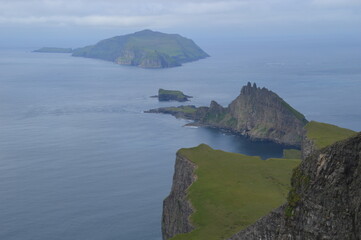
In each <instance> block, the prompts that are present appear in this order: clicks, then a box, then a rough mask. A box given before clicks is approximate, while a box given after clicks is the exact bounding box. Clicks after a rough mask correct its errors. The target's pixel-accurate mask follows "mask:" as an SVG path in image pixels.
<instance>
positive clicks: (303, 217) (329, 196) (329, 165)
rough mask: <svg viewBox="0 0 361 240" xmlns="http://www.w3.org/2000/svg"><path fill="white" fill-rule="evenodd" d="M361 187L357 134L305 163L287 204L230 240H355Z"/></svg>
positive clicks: (359, 230) (360, 235)
mask: <svg viewBox="0 0 361 240" xmlns="http://www.w3.org/2000/svg"><path fill="white" fill-rule="evenodd" d="M360 185H361V133H359V134H357V135H356V136H355V137H351V138H349V139H347V140H343V141H340V142H336V143H334V144H333V145H331V146H329V147H326V148H324V149H322V150H320V151H315V152H313V153H312V154H311V155H310V156H309V157H307V158H306V159H304V160H303V162H302V163H301V165H300V166H299V167H298V168H296V169H295V170H294V173H293V176H292V189H291V191H290V193H289V196H288V202H287V203H286V204H285V205H284V206H282V207H281V208H279V209H277V210H275V211H273V212H272V213H270V214H269V215H267V216H265V217H264V218H262V219H260V220H259V221H258V222H256V223H255V224H253V225H252V226H250V227H248V228H246V229H245V230H243V231H241V232H239V233H238V234H236V235H234V236H233V237H232V238H230V240H241V239H242V240H248V239H260V240H298V239H328V240H339V239H348V240H359V239H361V188H360ZM270 226H272V227H270Z"/></svg>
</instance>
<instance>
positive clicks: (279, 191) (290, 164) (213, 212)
mask: <svg viewBox="0 0 361 240" xmlns="http://www.w3.org/2000/svg"><path fill="white" fill-rule="evenodd" d="M178 154H180V155H182V156H185V157H186V158H188V159H189V160H190V161H192V162H194V163H195V164H196V165H197V169H196V172H195V174H196V175H197V180H196V182H194V183H193V184H192V185H191V187H190V188H189V192H188V198H189V200H190V201H191V203H192V206H193V207H194V208H195V213H194V214H193V215H192V216H191V222H192V224H194V225H195V226H196V229H195V230H194V231H192V232H190V233H187V234H181V235H177V236H176V237H174V238H172V239H174V240H181V239H187V240H191V239H196V240H202V239H204V240H212V239H226V238H228V237H230V236H232V235H233V234H235V233H236V232H238V231H240V230H241V229H243V228H245V227H247V226H248V225H250V224H252V223H254V222H255V221H256V220H257V219H259V218H260V217H262V216H264V215H266V214H267V213H268V212H270V211H271V210H273V209H274V208H276V207H278V206H280V205H281V204H282V203H284V202H285V201H286V197H287V193H288V190H289V186H290V178H291V173H292V169H293V168H295V167H296V166H297V165H298V164H299V162H300V161H299V160H296V159H292V160H290V159H269V160H265V161H264V160H261V159H260V158H259V157H251V156H246V155H242V154H236V153H229V152H224V151H220V150H214V149H212V148H210V147H209V146H207V145H204V144H202V145H199V146H198V147H195V148H188V149H181V150H179V152H178Z"/></svg>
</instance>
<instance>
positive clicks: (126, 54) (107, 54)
mask: <svg viewBox="0 0 361 240" xmlns="http://www.w3.org/2000/svg"><path fill="white" fill-rule="evenodd" d="M34 52H41V53H72V56H74V57H86V58H96V59H102V60H105V61H111V62H114V63H116V64H120V65H129V66H136V67H141V68H169V67H177V66H181V65H182V64H183V63H187V62H192V61H196V60H199V59H203V58H206V57H209V55H208V54H207V53H206V52H204V51H203V50H202V49H201V48H200V47H199V46H197V45H196V44H195V43H194V42H193V41H192V40H191V39H188V38H185V37H182V36H181V35H179V34H166V33H161V32H155V31H152V30H143V31H139V32H135V33H132V34H127V35H123V36H116V37H112V38H108V39H105V40H102V41H100V42H98V43H96V44H94V45H90V46H86V47H82V48H76V49H71V48H49V47H44V48H40V49H38V50H35V51H34Z"/></svg>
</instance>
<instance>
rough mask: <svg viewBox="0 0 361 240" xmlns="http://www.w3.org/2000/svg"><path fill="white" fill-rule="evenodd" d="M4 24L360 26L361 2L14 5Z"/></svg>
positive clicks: (52, 0)
mask: <svg viewBox="0 0 361 240" xmlns="http://www.w3.org/2000/svg"><path fill="white" fill-rule="evenodd" d="M0 3H1V4H0V24H1V23H2V24H9V23H12V24H26V25H29V24H48V25H80V26H105V27H122V26H136V27H138V26H139V27H142V26H143V27H152V26H158V27H171V26H177V25H182V24H189V23H192V24H193V25H194V24H195V25H197V24H199V25H200V26H199V27H201V25H202V24H207V25H209V24H212V25H214V26H219V25H229V24H233V25H250V26H252V25H254V24H285V23H292V22H294V23H302V22H303V23H306V24H308V23H310V22H315V23H316V22H317V23H320V22H321V23H328V22H341V23H342V22H345V23H356V22H357V21H360V19H361V17H360V11H361V1H359V0H305V1H296V0H208V1H207V0H198V1H195V0H182V1H178V0H167V1H166V0H155V1H146V0H122V1H121V0H102V1H100V0H12V1H0Z"/></svg>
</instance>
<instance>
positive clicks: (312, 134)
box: [305, 121, 356, 149]
mask: <svg viewBox="0 0 361 240" xmlns="http://www.w3.org/2000/svg"><path fill="white" fill-rule="evenodd" d="M305 129H306V136H307V138H308V139H311V140H313V141H314V143H315V145H316V148H317V149H321V148H324V147H326V146H329V145H331V144H333V143H335V142H337V141H340V140H344V139H346V138H349V137H351V136H353V135H355V134H356V132H355V131H352V130H350V129H346V128H341V127H338V126H335V125H332V124H327V123H320V122H316V121H311V122H309V123H308V124H307V125H306V126H305Z"/></svg>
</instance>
